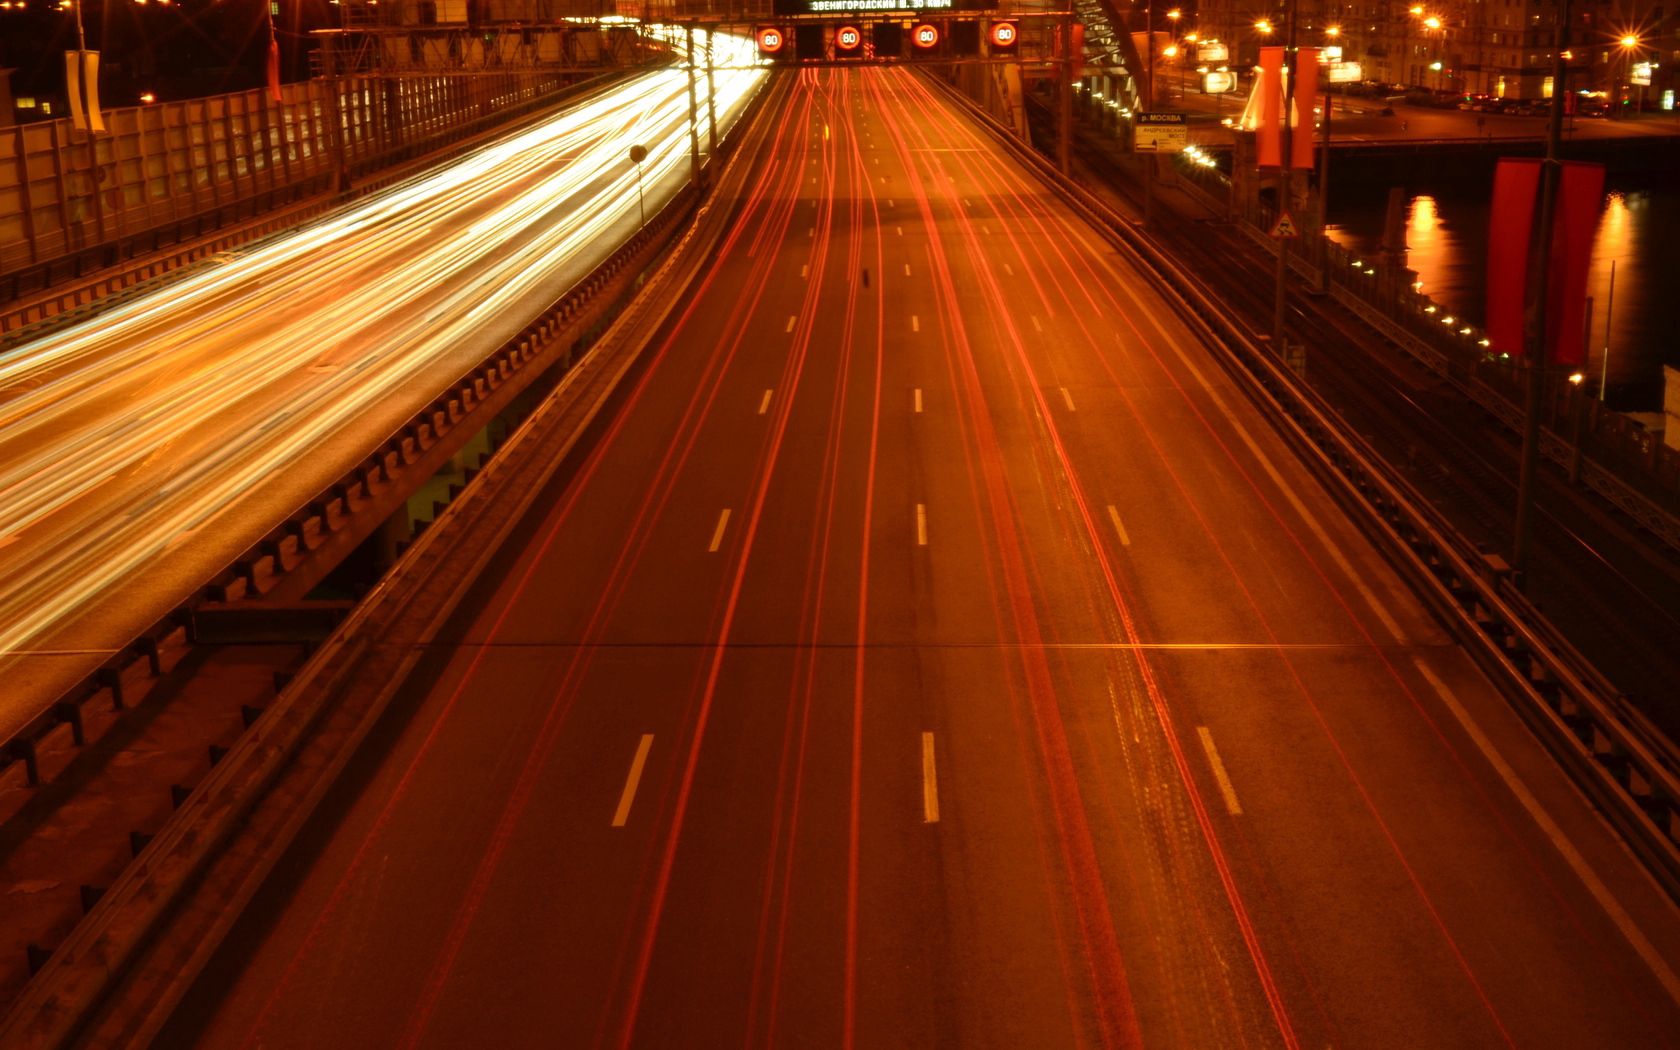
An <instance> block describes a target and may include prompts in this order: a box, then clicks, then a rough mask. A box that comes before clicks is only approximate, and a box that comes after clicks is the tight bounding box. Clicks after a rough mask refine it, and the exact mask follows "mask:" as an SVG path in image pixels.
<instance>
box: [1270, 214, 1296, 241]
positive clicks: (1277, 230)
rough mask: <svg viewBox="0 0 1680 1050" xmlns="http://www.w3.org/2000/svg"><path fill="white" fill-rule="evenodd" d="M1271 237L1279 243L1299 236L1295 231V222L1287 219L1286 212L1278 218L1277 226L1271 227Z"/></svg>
mask: <svg viewBox="0 0 1680 1050" xmlns="http://www.w3.org/2000/svg"><path fill="white" fill-rule="evenodd" d="M1272 236H1273V237H1276V238H1277V239H1278V240H1280V241H1281V240H1287V239H1289V238H1293V237H1299V236H1300V234H1299V233H1297V232H1296V230H1295V220H1294V219H1291V218H1290V217H1289V213H1288V212H1284V213H1283V214H1282V215H1279V216H1278V221H1277V225H1276V226H1273V227H1272Z"/></svg>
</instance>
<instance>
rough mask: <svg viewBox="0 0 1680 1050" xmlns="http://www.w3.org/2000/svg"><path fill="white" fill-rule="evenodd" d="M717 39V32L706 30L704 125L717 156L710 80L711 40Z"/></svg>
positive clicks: (712, 150)
mask: <svg viewBox="0 0 1680 1050" xmlns="http://www.w3.org/2000/svg"><path fill="white" fill-rule="evenodd" d="M715 39H717V32H716V30H713V29H708V30H706V126H707V129H708V133H709V135H710V140H709V141H710V142H711V148H710V150H709V152H710V154H711V155H712V156H714V157H715V156H717V105H716V103H714V102H713V101H712V100H713V98H715V97H716V96H717V89H716V86H715V85H714V84H713V81H712V69H713V65H712V41H713V40H715Z"/></svg>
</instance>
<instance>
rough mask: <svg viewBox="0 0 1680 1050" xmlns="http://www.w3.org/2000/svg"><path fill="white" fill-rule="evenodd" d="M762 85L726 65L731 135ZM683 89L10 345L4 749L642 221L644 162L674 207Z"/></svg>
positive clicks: (2, 627) (1, 372) (625, 100)
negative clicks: (637, 159)
mask: <svg viewBox="0 0 1680 1050" xmlns="http://www.w3.org/2000/svg"><path fill="white" fill-rule="evenodd" d="M762 75H763V74H762V73H760V72H757V71H753V70H738V71H735V72H729V73H720V74H718V75H717V77H716V78H715V81H714V82H715V84H716V90H717V93H718V97H717V99H716V100H715V103H716V105H715V111H716V114H717V118H718V120H719V121H720V122H721V123H722V124H723V125H724V126H725V127H727V126H728V124H729V123H730V122H732V121H733V119H734V118H735V116H736V115H737V113H738V112H739V109H740V107H741V105H742V104H743V103H744V100H745V99H746V98H747V97H748V96H749V94H750V92H751V91H752V90H753V88H754V87H755V86H756V85H757V84H758V83H759V81H760V79H761V78H762ZM705 90H706V83H705V78H704V77H701V78H700V84H699V95H698V99H699V106H700V113H701V115H702V119H704V115H705V113H706V104H707V100H706V96H705ZM687 92H688V77H687V75H686V74H685V73H684V72H683V71H681V70H677V69H668V70H662V71H658V72H653V73H648V74H645V75H642V76H639V77H636V78H634V79H632V80H630V81H628V82H625V83H623V84H621V85H618V86H615V87H613V88H610V89H607V90H604V91H602V92H599V93H597V94H595V95H593V96H591V97H590V98H588V99H587V100H585V101H583V102H582V103H580V104H578V105H576V106H574V107H572V108H569V109H567V110H566V111H565V112H563V113H560V114H557V115H555V116H554V117H553V118H552V119H549V120H546V121H543V122H540V123H538V124H536V125H534V126H532V127H530V128H528V129H526V130H525V131H523V132H520V133H518V134H515V135H512V136H510V137H508V138H506V139H503V140H501V141H499V142H497V143H496V144H494V145H492V146H490V147H488V148H486V149H483V150H481V151H479V152H476V153H474V154H472V155H470V156H468V157H465V158H463V159H462V160H461V161H460V162H459V163H456V164H454V165H452V166H450V167H447V168H445V169H443V170H440V171H437V172H435V173H432V174H429V175H426V176H423V177H420V178H417V179H413V180H410V181H408V182H406V183H403V184H401V185H399V186H397V187H396V188H394V189H392V190H390V191H387V192H384V193H381V194H379V195H378V196H376V197H373V198H370V199H369V200H367V201H366V202H364V203H361V204H358V205H356V206H355V207H352V208H349V209H346V210H344V211H342V212H340V213H337V214H335V215H333V216H331V217H330V218H327V219H325V220H323V221H320V222H317V223H314V224H312V225H310V226H308V227H307V228H305V229H302V230H299V231H297V232H295V233H292V234H289V235H286V236H282V237H278V238H274V239H271V240H270V241H268V242H266V243H264V244H262V245H260V246H257V247H254V248H252V249H250V250H247V251H241V252H237V253H230V254H228V255H226V256H224V257H220V258H218V259H216V260H214V261H212V262H211V263H210V264H208V265H206V266H204V267H202V268H201V269H199V270H198V271H197V272H195V273H192V274H190V275H188V276H185V277H183V278H182V279H180V280H178V281H175V282H172V283H170V284H168V285H166V286H164V287H163V288H161V289H160V290H158V291H157V292H156V293H154V294H151V295H148V296H145V297H143V298H137V299H134V300H131V301H128V302H124V303H122V304H121V305H119V306H117V307H115V308H113V309H110V310H108V311H105V312H102V313H99V314H97V315H96V316H94V317H92V318H91V319H90V320H87V321H84V322H81V323H79V324H76V325H74V326H69V327H63V328H59V329H57V330H54V331H52V332H51V333H50V334H47V335H45V336H43V337H41V338H38V339H34V340H32V341H28V342H22V343H15V344H13V345H11V346H9V347H7V348H5V349H3V350H0V670H3V671H4V673H5V674H6V677H7V682H8V687H7V689H5V690H4V691H0V741H3V740H6V739H8V738H10V737H11V736H12V734H13V733H15V732H16V731H17V730H18V729H19V728H20V727H21V726H23V725H24V724H26V723H27V722H28V721H29V720H30V719H31V718H33V717H35V716H36V715H37V714H39V713H40V711H41V710H42V709H43V708H44V707H45V706H46V705H48V704H50V703H51V702H52V701H53V700H54V699H56V698H57V696H58V695H59V694H60V693H61V692H62V691H63V690H64V689H66V688H68V687H69V686H71V685H72V684H73V683H75V682H76V681H77V680H78V679H80V678H82V677H83V676H85V675H87V674H88V673H89V672H90V671H91V670H92V669H93V668H94V667H97V666H99V664H100V662H101V661H102V660H104V659H105V658H107V657H108V656H109V655H110V654H111V653H112V652H113V651H114V650H116V649H118V648H120V647H121V646H123V645H126V644H127V643H128V642H129V641H130V640H132V639H133V638H134V637H135V636H136V635H137V634H139V633H140V632H141V631H144V630H145V629H147V628H148V627H149V626H150V625H151V624H153V623H155V622H156V621H157V620H158V619H159V618H161V617H162V616H164V615H165V614H166V613H168V612H169V611H170V610H171V609H172V608H174V607H175V606H176V605H177V604H179V603H180V602H181V601H182V600H184V599H185V598H186V597H187V596H188V595H190V594H191V593H192V592H193V591H194V589H195V588H197V587H199V586H201V585H202V584H204V582H205V581H207V580H209V579H210V578H211V577H213V576H214V575H215V574H216V573H217V572H219V571H220V570H221V569H223V568H224V567H225V566H227V565H228V564H229V563H230V562H231V560H232V559H234V558H236V557H238V556H239V555H240V554H241V553H242V552H243V551H244V550H246V549H248V548H249V547H250V546H251V545H252V544H254V543H255V542H257V540H259V539H260V538H261V537H262V536H263V535H264V534H265V533H266V532H267V531H268V530H270V529H271V528H273V527H274V525H275V524H276V523H277V522H279V521H281V520H283V519H284V518H285V517H286V516H287V515H288V514H290V513H292V512H293V511H294V510H296V509H297V508H298V507H300V506H302V505H303V504H304V503H305V502H306V501H307V500H309V499H311V498H313V497H314V496H315V495H316V494H318V493H319V492H320V491H321V490H322V489H323V488H325V487H326V486H327V485H329V484H331V483H332V482H334V481H335V480H337V478H338V477H340V476H341V475H342V474H343V472H344V471H346V470H349V469H350V468H351V467H353V466H354V465H355V464H356V463H357V462H358V461H359V460H360V459H361V458H362V457H364V456H366V455H367V453H368V452H369V451H370V450H371V449H373V448H374V447H376V446H377V445H378V444H379V443H380V442H382V441H384V440H385V439H386V438H387V437H389V436H390V435H391V434H392V433H393V432H394V431H395V430H397V429H398V428H399V427H400V426H401V425H402V424H403V423H404V422H405V421H406V420H407V419H408V418H410V417H411V416H412V415H413V414H414V413H415V412H417V411H419V410H420V409H421V408H422V407H423V406H425V405H426V404H427V403H429V402H430V401H431V399H432V398H433V397H435V396H436V394H437V392H438V391H439V390H442V389H444V388H445V387H446V386H447V385H448V384H449V383H451V382H453V381H454V380H456V379H457V378H458V377H460V376H461V375H462V374H464V373H465V372H466V371H467V370H468V369H470V368H472V367H473V366H474V365H476V364H477V363H478V362H480V361H481V360H483V359H484V358H485V357H486V356H487V355H488V354H489V353H491V352H492V351H493V350H494V349H496V348H497V347H498V346H500V345H501V343H502V342H503V341H505V340H506V339H507V338H509V337H510V336H512V335H513V334H515V333H516V332H518V331H519V329H520V327H521V326H522V325H523V324H524V323H525V322H526V321H528V320H529V318H530V317H532V316H534V315H535V314H536V313H538V312H539V311H540V310H541V309H543V308H544V307H546V306H547V305H548V304H549V303H551V302H552V301H553V300H554V299H555V298H557V297H558V296H559V294H560V293H561V292H563V291H564V290H565V289H566V288H568V287H569V286H571V285H572V284H573V283H574V282H576V281H577V280H578V279H579V278H580V277H582V276H583V275H585V274H587V273H589V272H590V270H592V269H593V268H594V267H595V266H596V265H597V264H598V263H599V262H600V261H601V260H602V259H604V258H605V257H606V256H607V255H608V254H610V253H611V251H612V250H613V248H615V247H616V246H617V245H618V244H619V243H621V242H622V241H623V240H624V239H625V238H627V237H628V236H629V235H630V234H631V233H632V232H634V230H635V229H636V228H637V226H638V224H639V221H640V219H639V214H640V212H639V205H638V200H637V196H638V190H637V178H638V174H640V177H641V181H642V187H641V190H642V193H643V195H644V196H645V198H646V203H647V207H648V208H649V209H654V208H657V207H659V206H660V205H661V204H662V203H663V202H664V201H665V200H667V199H669V197H670V196H671V195H672V194H673V193H674V192H675V191H676V190H677V189H678V188H680V186H681V185H682V183H683V181H684V179H685V178H686V177H687V175H688V168H689V157H688V153H689V133H688V117H689V99H688V94H687ZM707 138H708V136H707V135H706V134H705V132H704V130H703V131H702V134H701V139H702V141H703V142H704V141H705V140H707ZM632 144H641V145H644V146H646V147H647V149H648V158H647V160H646V161H645V162H644V163H643V164H642V166H641V171H640V173H638V170H637V166H636V165H634V164H632V163H631V162H630V161H629V159H628V156H627V154H628V150H629V147H630V146H631V145H632ZM650 214H651V211H650Z"/></svg>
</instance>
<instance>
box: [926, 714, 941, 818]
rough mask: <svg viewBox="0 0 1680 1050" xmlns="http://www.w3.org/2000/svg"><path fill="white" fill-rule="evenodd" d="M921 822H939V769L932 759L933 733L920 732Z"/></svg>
mask: <svg viewBox="0 0 1680 1050" xmlns="http://www.w3.org/2000/svg"><path fill="white" fill-rule="evenodd" d="M922 823H924V824H937V823H939V770H938V767H937V766H936V765H935V764H934V760H933V734H932V733H923V734H922Z"/></svg>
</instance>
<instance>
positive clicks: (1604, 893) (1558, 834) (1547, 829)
mask: <svg viewBox="0 0 1680 1050" xmlns="http://www.w3.org/2000/svg"><path fill="white" fill-rule="evenodd" d="M1412 665H1413V666H1414V667H1416V668H1417V669H1418V673H1419V674H1421V675H1423V677H1424V680H1425V681H1427V682H1428V683H1429V685H1430V688H1432V689H1434V690H1435V693H1436V695H1438V696H1439V697H1440V698H1441V702H1442V703H1444V704H1446V705H1447V709H1448V710H1449V711H1451V712H1452V713H1453V717H1454V718H1456V719H1458V724H1459V725H1461V726H1463V727H1464V732H1465V733H1466V734H1468V735H1469V737H1470V739H1471V740H1472V741H1474V742H1475V744H1476V749H1477V750H1478V751H1480V752H1481V753H1482V757H1483V758H1485V759H1487V761H1488V765H1490V766H1492V767H1493V770H1494V772H1496V773H1498V774H1499V777H1500V779H1501V780H1503V781H1505V786H1506V787H1508V788H1510V789H1511V794H1512V795H1514V796H1516V799H1517V801H1518V802H1520V803H1522V807H1523V809H1525V810H1527V811H1528V815H1529V816H1530V817H1531V818H1533V820H1534V823H1535V824H1536V825H1538V826H1539V828H1540V830H1541V831H1542V832H1544V833H1545V836H1546V838H1547V839H1549V840H1551V843H1552V845H1553V846H1554V847H1556V849H1557V851H1558V853H1559V854H1561V855H1562V857H1563V859H1564V862H1565V863H1566V864H1568V865H1569V867H1570V869H1571V870H1572V871H1574V872H1575V877H1576V878H1578V879H1580V880H1581V883H1582V884H1583V885H1584V886H1586V888H1587V892H1588V893H1591V894H1592V895H1593V899H1594V900H1596V901H1597V902H1598V906H1599V907H1601V908H1603V909H1604V913H1605V914H1606V915H1608V916H1609V917H1610V921H1611V922H1613V923H1615V924H1616V929H1618V930H1620V931H1621V932H1622V936H1623V937H1625V938H1627V942H1628V944H1630V945H1632V946H1633V950H1634V951H1635V952H1638V953H1639V957H1640V958H1641V959H1643V960H1645V965H1646V966H1649V967H1650V968H1651V973H1652V974H1653V975H1655V976H1656V978H1657V981H1658V982H1659V983H1660V984H1661V985H1662V986H1663V989H1664V990H1665V991H1667V992H1668V994H1669V997H1670V998H1671V999H1673V1000H1674V1001H1675V1002H1677V1003H1680V977H1677V976H1675V973H1674V971H1673V970H1671V969H1669V966H1668V963H1666V962H1664V961H1663V957H1662V955H1661V953H1659V952H1658V951H1657V949H1656V947H1655V946H1654V945H1652V944H1651V942H1650V941H1648V940H1646V938H1645V934H1644V933H1642V932H1640V929H1639V925H1638V924H1637V923H1635V922H1634V921H1633V917H1632V916H1630V915H1629V914H1628V913H1627V912H1626V911H1625V910H1623V908H1622V906H1621V904H1620V903H1619V902H1618V901H1617V900H1616V898H1615V897H1614V896H1612V895H1611V893H1610V887H1608V886H1606V885H1605V884H1604V881H1603V880H1602V879H1600V878H1599V877H1598V873H1597V872H1595V871H1593V869H1592V867H1591V866H1590V865H1588V864H1587V859H1586V858H1585V857H1583V856H1581V851H1580V850H1578V849H1576V848H1575V844H1574V843H1573V842H1571V841H1569V837H1568V836H1567V835H1565V834H1564V833H1563V829H1562V828H1560V827H1558V826H1557V822H1556V821H1554V820H1552V818H1551V816H1550V815H1548V814H1547V812H1546V810H1545V807H1543V806H1541V805H1540V802H1539V800H1538V799H1536V798H1535V797H1534V795H1533V793H1532V792H1530V791H1529V790H1528V785H1527V784H1525V783H1523V781H1522V779H1521V778H1520V777H1518V776H1517V772H1516V770H1514V769H1512V768H1511V766H1510V764H1509V763H1507V762H1506V761H1505V758H1504V756H1503V755H1501V754H1500V753H1499V752H1498V751H1497V750H1495V749H1494V746H1493V741H1491V740H1489V739H1488V738H1487V735H1486V734H1485V733H1483V732H1482V728H1481V726H1479V725H1477V724H1476V723H1475V722H1474V721H1473V720H1472V719H1471V718H1470V712H1469V711H1467V710H1465V708H1464V705H1463V704H1461V703H1459V702H1458V697H1457V696H1454V695H1453V691H1452V690H1451V689H1450V688H1448V687H1447V683H1445V682H1443V681H1442V680H1441V678H1440V676H1439V675H1437V674H1436V673H1435V672H1434V671H1433V670H1431V669H1430V667H1429V665H1428V664H1426V663H1424V662H1423V659H1422V658H1421V657H1416V656H1414V657H1412Z"/></svg>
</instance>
